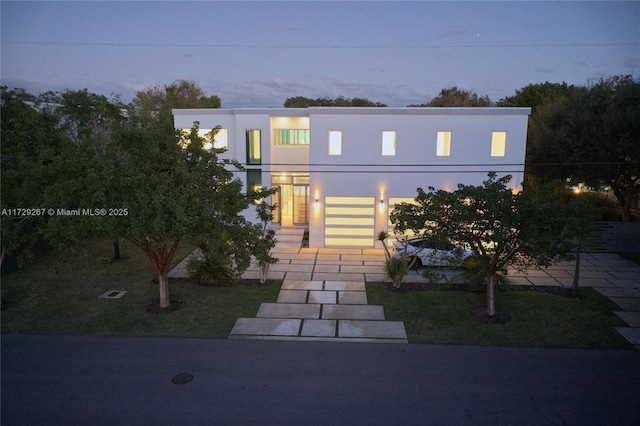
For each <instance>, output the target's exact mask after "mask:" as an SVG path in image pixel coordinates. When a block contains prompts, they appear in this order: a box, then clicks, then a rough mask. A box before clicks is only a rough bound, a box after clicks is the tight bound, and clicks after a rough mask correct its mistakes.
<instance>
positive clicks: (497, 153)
mask: <svg viewBox="0 0 640 426" xmlns="http://www.w3.org/2000/svg"><path fill="white" fill-rule="evenodd" d="M506 153H507V132H491V156H492V157H504V156H505V155H506Z"/></svg>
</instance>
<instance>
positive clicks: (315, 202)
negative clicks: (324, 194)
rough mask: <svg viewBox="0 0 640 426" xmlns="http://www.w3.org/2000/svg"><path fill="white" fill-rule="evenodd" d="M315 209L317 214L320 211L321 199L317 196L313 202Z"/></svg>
mask: <svg viewBox="0 0 640 426" xmlns="http://www.w3.org/2000/svg"><path fill="white" fill-rule="evenodd" d="M313 209H314V210H315V212H316V214H317V213H319V212H320V200H319V199H317V198H316V200H315V201H314V203H313Z"/></svg>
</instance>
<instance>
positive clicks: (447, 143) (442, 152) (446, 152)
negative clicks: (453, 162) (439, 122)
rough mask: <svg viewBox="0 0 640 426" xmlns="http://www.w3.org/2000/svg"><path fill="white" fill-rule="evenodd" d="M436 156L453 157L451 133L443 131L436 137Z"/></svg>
mask: <svg viewBox="0 0 640 426" xmlns="http://www.w3.org/2000/svg"><path fill="white" fill-rule="evenodd" d="M436 155H437V156H438V157H449V156H450V155H451V132H450V131H441V132H438V133H437V137H436Z"/></svg>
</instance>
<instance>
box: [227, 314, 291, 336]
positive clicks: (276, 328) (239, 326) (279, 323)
mask: <svg viewBox="0 0 640 426" xmlns="http://www.w3.org/2000/svg"><path fill="white" fill-rule="evenodd" d="M301 321H302V320H299V319H274V318H238V320H237V321H236V324H235V325H234V326H233V329H232V330H231V334H232V335H238V334H240V335H260V336H297V335H298V332H299V330H300V322H301Z"/></svg>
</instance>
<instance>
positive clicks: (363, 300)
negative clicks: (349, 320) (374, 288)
mask: <svg viewBox="0 0 640 426" xmlns="http://www.w3.org/2000/svg"><path fill="white" fill-rule="evenodd" d="M338 303H340V304H342V305H366V304H367V293H366V292H364V291H339V292H338Z"/></svg>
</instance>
